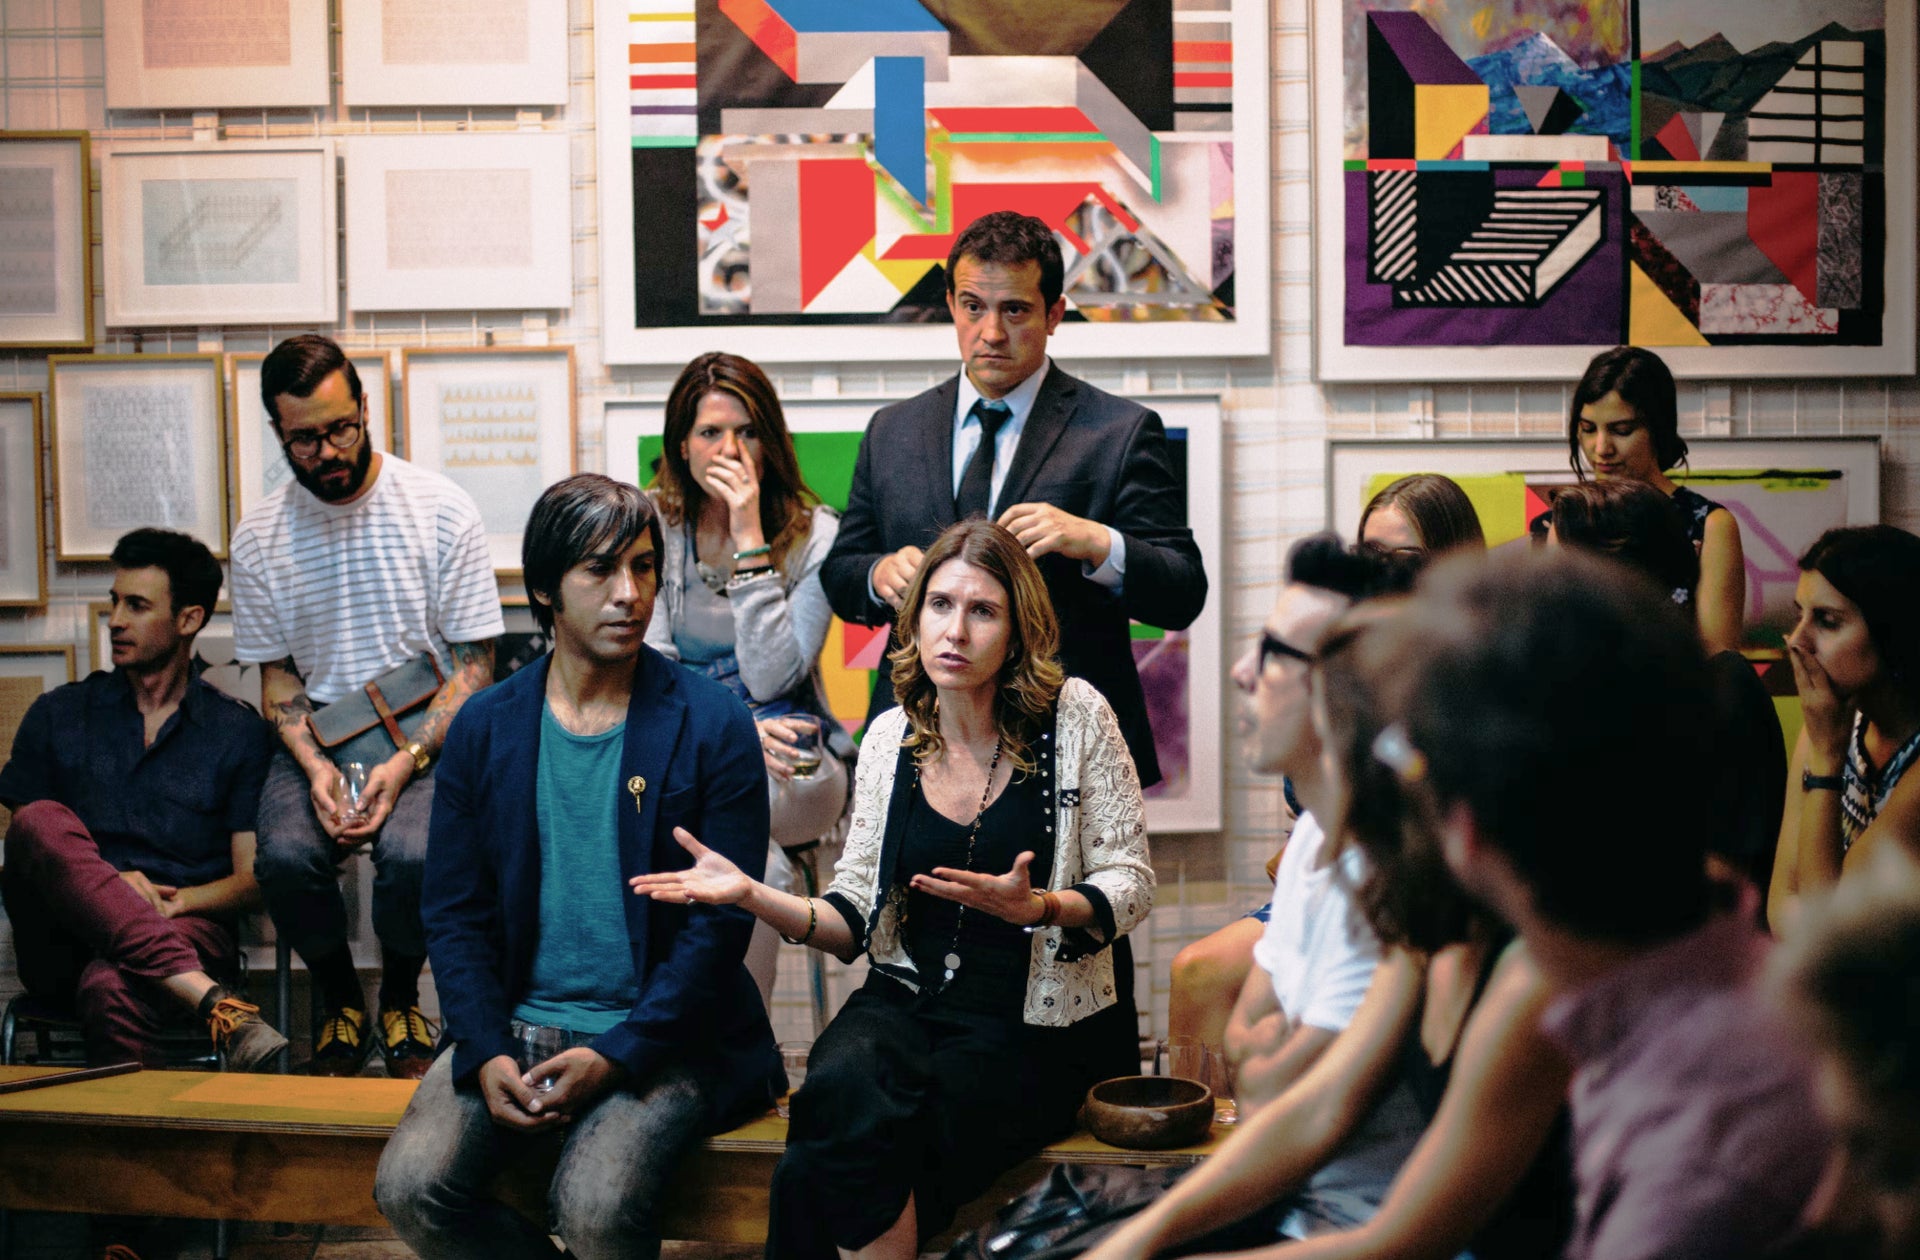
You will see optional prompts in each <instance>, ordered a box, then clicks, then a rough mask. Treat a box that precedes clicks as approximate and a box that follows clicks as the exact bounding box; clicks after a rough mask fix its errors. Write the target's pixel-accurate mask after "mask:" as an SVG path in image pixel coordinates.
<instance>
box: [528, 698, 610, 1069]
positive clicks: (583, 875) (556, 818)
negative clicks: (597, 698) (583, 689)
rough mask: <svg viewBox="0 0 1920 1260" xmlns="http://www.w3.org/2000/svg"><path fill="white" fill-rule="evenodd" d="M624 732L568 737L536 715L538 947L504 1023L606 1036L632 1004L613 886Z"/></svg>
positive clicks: (546, 713)
mask: <svg viewBox="0 0 1920 1260" xmlns="http://www.w3.org/2000/svg"><path fill="white" fill-rule="evenodd" d="M626 729H627V728H626V723H624V722H622V723H621V724H620V725H619V726H616V727H614V728H613V729H612V730H610V731H606V732H604V733H602V734H599V735H575V734H573V733H572V732H571V731H569V730H567V728H566V727H564V726H562V725H560V723H559V721H558V720H557V719H556V718H555V717H554V716H553V712H552V710H550V709H548V708H546V707H545V706H544V705H543V706H542V707H541V710H540V765H539V767H538V769H537V770H536V772H535V784H536V787H535V801H536V806H535V807H536V809H537V811H538V816H539V821H540V944H539V946H538V948H537V949H535V951H534V955H533V971H532V974H531V976H530V977H529V982H528V985H527V991H526V994H525V995H524V996H523V997H522V998H521V1000H520V1004H519V1005H518V1006H516V1007H514V1009H513V1017H514V1018H515V1019H518V1020H524V1021H525V1022H527V1023H529V1024H550V1025H553V1026H556V1027H560V1028H571V1029H573V1030H574V1031H575V1032H584V1033H592V1034H596V1035H597V1034H599V1033H603V1032H606V1031H607V1030H608V1029H610V1028H612V1027H613V1026H614V1025H615V1024H618V1023H619V1022H620V1021H621V1020H623V1019H625V1018H626V1017H627V1013H628V1012H629V1011H630V1010H632V1009H633V1003H634V999H635V998H636V997H638V996H639V986H638V985H637V984H636V983H635V980H634V974H633V951H632V947H631V946H630V945H629V944H628V942H627V917H626V904H625V900H624V899H625V898H627V897H630V896H632V895H633V894H632V893H630V892H628V891H627V886H626V883H625V882H624V881H623V880H622V879H621V878H620V833H619V809H620V801H621V799H622V796H623V793H622V792H621V790H620V751H621V747H622V745H623V744H624V742H625V735H626Z"/></svg>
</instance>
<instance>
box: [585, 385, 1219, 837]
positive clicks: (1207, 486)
mask: <svg viewBox="0 0 1920 1260" xmlns="http://www.w3.org/2000/svg"><path fill="white" fill-rule="evenodd" d="M898 401H900V400H899V399H897V398H864V399H863V398H832V399H792V400H788V401H786V402H783V403H782V404H781V407H782V411H783V412H784V413H785V416H786V421H787V428H788V429H789V430H791V431H792V432H793V433H794V434H795V435H796V437H800V436H801V435H812V434H817V435H843V436H848V437H851V436H853V435H858V434H861V433H864V432H865V430H866V427H867V423H868V421H869V420H871V419H872V418H873V413H874V412H875V411H877V410H879V409H880V408H881V407H883V406H885V405H887V404H888V403H891V402H898ZM1140 402H1141V403H1142V404H1143V405H1144V406H1148V407H1151V408H1153V410H1154V411H1156V412H1158V413H1159V415H1160V418H1161V420H1162V422H1164V424H1165V425H1166V429H1167V433H1168V436H1169V438H1171V439H1173V440H1175V441H1177V442H1183V443H1184V446H1185V451H1186V463H1187V526H1188V528H1189V529H1191V530H1192V531H1193V538H1194V542H1195V543H1196V544H1198V546H1199V548H1200V554H1201V556H1202V557H1203V558H1204V559H1205V560H1206V562H1207V563H1208V564H1209V565H1211V566H1212V567H1213V576H1214V583H1215V586H1216V587H1218V586H1219V585H1220V570H1219V566H1220V565H1221V563H1222V562H1223V559H1224V556H1225V541H1224V538H1225V535H1224V533H1223V530H1222V525H1223V519H1222V515H1221V499H1222V494H1221V490H1222V487H1223V484H1224V483H1223V481H1222V473H1221V462H1220V452H1221V448H1220V399H1219V396H1218V395H1213V394H1179V395H1166V394H1157V395H1153V396H1151V397H1147V398H1142V399H1140ZM665 412H666V405H665V403H664V402H661V401H658V400H639V399H631V400H629V399H609V400H608V401H607V402H606V404H605V407H604V409H603V412H602V421H603V432H604V434H605V437H604V450H605V453H606V470H607V475H608V476H609V477H613V478H615V479H617V480H621V481H629V482H632V483H633V484H635V485H640V486H644V485H645V484H646V483H647V481H649V480H651V479H652V473H651V470H650V469H647V468H642V467H641V466H640V457H639V449H640V440H641V439H642V438H643V437H653V438H658V437H659V436H660V434H661V432H662V430H663V428H664V425H665ZM803 461H804V456H803ZM815 488H816V489H820V490H821V493H822V494H824V495H827V496H828V497H829V499H831V497H832V493H831V492H830V491H829V490H827V489H825V488H823V487H821V486H816V487H815ZM1221 603H1222V601H1221V600H1219V599H1217V598H1215V599H1209V600H1208V601H1207V602H1206V604H1205V606H1204V607H1203V608H1202V609H1201V612H1200V616H1199V617H1198V618H1197V619H1196V620H1195V621H1194V623H1193V624H1192V625H1191V626H1189V627H1188V628H1187V629H1186V630H1184V631H1180V632H1176V633H1170V634H1168V635H1167V636H1166V637H1165V638H1163V639H1162V640H1160V642H1162V643H1178V644H1183V646H1184V650H1185V654H1186V669H1185V696H1184V713H1185V717H1186V723H1185V731H1184V737H1183V738H1181V737H1179V736H1175V735H1173V734H1171V733H1169V732H1165V731H1162V732H1161V733H1160V734H1158V735H1156V743H1157V744H1158V746H1159V750H1160V761H1161V765H1162V768H1163V770H1164V771H1166V772H1167V780H1166V781H1165V782H1163V783H1162V784H1160V785H1158V786H1156V787H1154V788H1150V789H1148V795H1147V826H1148V828H1149V829H1150V830H1152V831H1153V832H1155V833H1156V834H1161V835H1166V834H1173V833H1181V832H1189V833H1193V832H1214V831H1219V830H1221V828H1222V826H1223V825H1224V807H1223V800H1224V797H1223V793H1224V788H1225V784H1224V779H1223V769H1222V768H1223V767H1224V766H1225V764H1226V762H1227V760H1228V758H1227V757H1226V756H1225V755H1224V749H1223V744H1222V738H1223V732H1224V729H1225V728H1224V725H1223V718H1224V712H1223V710H1222V707H1221V696H1222V694H1223V692H1224V691H1225V689H1226V657H1225V644H1224V641H1223V639H1222V633H1223V631H1222V625H1223V622H1222V616H1221ZM843 633H844V629H843V627H842V626H841V625H840V624H839V619H838V618H835V624H834V627H833V629H832V630H831V631H830V632H829V634H828V639H827V646H826V648H825V649H824V651H823V667H828V668H826V670H825V673H826V675H828V676H827V677H826V683H827V689H828V693H829V696H830V698H839V699H840V703H837V704H836V705H835V715H836V716H838V717H840V718H841V719H842V720H843V721H849V720H851V721H855V722H857V721H858V720H859V719H861V718H863V717H864V716H865V714H866V705H867V701H866V693H865V692H864V691H863V692H861V693H859V694H858V695H857V696H856V695H852V694H847V693H844V692H842V691H841V690H840V688H839V684H837V683H836V680H835V679H834V678H833V677H831V676H830V675H831V673H832V669H831V668H830V667H831V665H832V661H831V660H829V659H828V657H827V654H830V653H832V652H833V651H834V645H835V644H836V643H838V642H841V640H840V638H839V636H840V635H841V634H843ZM1142 682H1143V684H1144V683H1147V682H1148V679H1146V678H1144V677H1143V679H1142ZM1149 703H1151V701H1150V702H1149ZM1176 739H1179V741H1180V742H1179V745H1178V746H1176V745H1175V740H1176ZM1182 766H1184V767H1186V769H1185V771H1184V772H1183V771H1182V770H1181V767H1182Z"/></svg>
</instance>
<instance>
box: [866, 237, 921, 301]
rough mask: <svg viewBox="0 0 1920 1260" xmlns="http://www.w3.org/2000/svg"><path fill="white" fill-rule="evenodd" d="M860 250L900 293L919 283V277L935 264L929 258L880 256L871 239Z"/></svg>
mask: <svg viewBox="0 0 1920 1260" xmlns="http://www.w3.org/2000/svg"><path fill="white" fill-rule="evenodd" d="M860 252H861V253H862V254H863V255H865V256H866V260H867V261H868V262H870V263H872V264H873V266H874V269H875V270H877V271H878V272H879V273H880V274H881V275H883V276H885V277H886V278H887V283H889V284H891V285H892V286H893V287H894V288H896V289H898V290H900V292H901V293H902V294H905V293H906V292H907V290H909V289H911V288H913V286H914V285H916V284H919V283H920V277H922V276H924V275H926V274H927V273H928V272H929V271H932V270H933V268H934V265H935V263H934V260H933V259H931V258H905V259H897V260H895V259H886V258H881V257H880V256H879V251H878V250H877V249H875V248H874V244H873V242H872V241H868V242H867V245H866V248H865V249H862V250H861V251H860Z"/></svg>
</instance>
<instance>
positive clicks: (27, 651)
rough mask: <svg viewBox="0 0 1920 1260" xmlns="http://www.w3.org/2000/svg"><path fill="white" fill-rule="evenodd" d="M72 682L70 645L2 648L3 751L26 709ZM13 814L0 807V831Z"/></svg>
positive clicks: (0, 732)
mask: <svg viewBox="0 0 1920 1260" xmlns="http://www.w3.org/2000/svg"><path fill="white" fill-rule="evenodd" d="M72 681H73V645H72V644H71V643H58V644H54V643H47V644H41V643H30V644H18V643H10V644H7V645H5V646H0V748H9V749H10V748H12V747H13V737H14V736H15V735H17V734H19V732H20V722H21V720H22V719H23V718H25V717H26V716H27V710H28V709H30V708H32V707H33V702H34V701H35V700H38V699H39V698H40V697H41V696H43V695H45V694H46V693H47V692H49V691H52V690H53V689H54V688H55V687H60V686H64V685H65V684H67V683H70V682H72ZM12 821H13V811H11V810H9V809H7V808H6V807H5V806H0V828H4V827H6V826H7V825H8V824H10V823H11V822H12Z"/></svg>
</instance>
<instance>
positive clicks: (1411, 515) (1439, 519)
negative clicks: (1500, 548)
mask: <svg viewBox="0 0 1920 1260" xmlns="http://www.w3.org/2000/svg"><path fill="white" fill-rule="evenodd" d="M1385 507H1397V508H1399V509H1400V510H1401V511H1402V512H1403V513H1405V514H1406V517H1407V520H1408V521H1409V522H1410V523H1411V524H1412V525H1413V532H1414V534H1415V535H1417V536H1418V537H1419V539H1420V545H1421V546H1422V547H1425V548H1426V549H1427V554H1428V555H1429V556H1437V555H1440V554H1441V553H1442V552H1447V551H1452V550H1453V549H1454V548H1455V547H1472V548H1473V549H1474V550H1476V551H1485V550H1486V549H1487V534H1486V531H1485V530H1483V529H1481V528H1480V514H1479V513H1477V512H1475V511H1474V510H1473V501H1472V500H1471V499H1469V498H1467V492H1466V491H1465V490H1462V489H1461V488H1460V486H1459V483H1458V482H1456V481H1454V480H1453V478H1451V477H1443V476H1441V475H1440V474H1439V473H1414V474H1413V475H1412V476H1410V477H1402V478H1400V479H1399V480H1398V481H1395V482H1393V483H1391V484H1390V485H1386V486H1383V487H1381V490H1380V493H1378V494H1376V495H1374V496H1373V497H1372V498H1371V499H1369V500H1367V506H1366V507H1365V508H1363V509H1361V511H1360V531H1359V533H1358V535H1356V537H1355V539H1354V541H1355V542H1362V541H1364V539H1365V538H1366V534H1367V518H1369V517H1371V516H1372V515H1373V514H1374V513H1375V512H1378V511H1379V510H1380V509H1381V508H1385Z"/></svg>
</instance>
